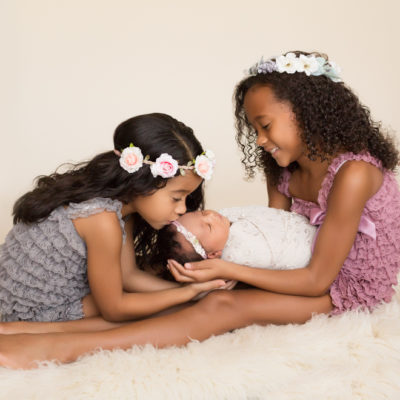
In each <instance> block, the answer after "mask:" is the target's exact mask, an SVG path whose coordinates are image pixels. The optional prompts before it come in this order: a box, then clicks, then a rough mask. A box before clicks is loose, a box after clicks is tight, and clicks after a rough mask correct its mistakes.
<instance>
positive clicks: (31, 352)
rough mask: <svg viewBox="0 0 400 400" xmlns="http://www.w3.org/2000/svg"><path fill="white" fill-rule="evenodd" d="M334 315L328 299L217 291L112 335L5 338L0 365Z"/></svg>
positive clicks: (108, 332) (174, 341)
mask: <svg viewBox="0 0 400 400" xmlns="http://www.w3.org/2000/svg"><path fill="white" fill-rule="evenodd" d="M331 309H332V304H331V300H330V297H329V295H326V296H323V297H301V296H287V295H281V294H276V293H269V292H266V291H262V290H243V291H240V290H238V291H233V292H232V291H216V292H213V293H210V294H209V295H208V296H207V297H206V298H204V299H203V300H201V301H199V302H198V303H197V304H195V305H193V306H191V307H187V308H185V309H183V310H181V311H178V312H176V313H173V314H169V315H164V316H160V317H157V318H150V319H147V320H142V321H138V322H134V323H130V324H127V325H124V326H121V327H118V328H115V329H110V330H106V331H98V332H86V333H85V332H84V333H53V334H42V335H5V336H2V337H0V365H5V366H9V367H12V368H19V367H20V368H31V367H34V366H35V362H34V360H51V359H56V360H59V361H62V362H70V361H73V360H75V359H76V358H77V357H79V356H80V355H81V354H84V353H86V352H89V351H92V350H95V349H96V348H103V349H113V348H122V349H126V348H129V347H131V346H132V345H134V344H137V345H144V344H147V343H151V344H153V345H154V346H157V347H166V346H171V345H178V346H179V345H184V344H186V343H187V342H189V341H190V340H191V339H197V340H205V339H207V338H208V337H210V336H211V335H216V334H221V333H225V332H228V331H230V330H232V329H236V328H241V327H244V326H247V325H250V324H253V323H256V324H260V325H266V324H269V323H274V324H285V323H304V322H305V321H307V320H308V319H310V317H311V316H312V314H313V313H328V312H329V311H330V310H331Z"/></svg>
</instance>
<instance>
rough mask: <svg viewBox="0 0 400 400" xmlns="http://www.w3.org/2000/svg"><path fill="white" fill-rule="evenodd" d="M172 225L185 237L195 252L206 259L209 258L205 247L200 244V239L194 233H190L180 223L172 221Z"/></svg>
mask: <svg viewBox="0 0 400 400" xmlns="http://www.w3.org/2000/svg"><path fill="white" fill-rule="evenodd" d="M172 224H173V225H175V226H176V230H177V231H178V232H179V233H182V235H183V236H184V237H185V239H186V240H187V241H188V242H189V243H190V244H191V245H192V246H193V248H194V251H195V252H196V253H197V254H199V255H200V256H202V257H203V258H204V259H206V258H207V253H206V251H205V250H204V248H203V246H202V245H201V244H200V242H199V239H197V237H196V236H195V235H193V233H192V232H189V231H188V230H187V229H186V228H185V227H184V226H183V225H182V224H181V223H180V222H178V221H172Z"/></svg>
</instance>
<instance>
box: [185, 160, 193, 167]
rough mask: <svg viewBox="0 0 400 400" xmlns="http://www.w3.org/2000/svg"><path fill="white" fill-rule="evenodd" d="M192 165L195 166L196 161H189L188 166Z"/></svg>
mask: <svg viewBox="0 0 400 400" xmlns="http://www.w3.org/2000/svg"><path fill="white" fill-rule="evenodd" d="M192 164H194V160H192V161H189V162H188V163H187V164H186V165H187V166H188V167H190V166H191V165H192Z"/></svg>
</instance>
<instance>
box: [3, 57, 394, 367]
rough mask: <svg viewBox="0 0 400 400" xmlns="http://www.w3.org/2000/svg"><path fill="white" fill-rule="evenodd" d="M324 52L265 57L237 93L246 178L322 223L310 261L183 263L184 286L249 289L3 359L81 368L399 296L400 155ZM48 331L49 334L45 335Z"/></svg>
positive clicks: (73, 326)
mask: <svg viewBox="0 0 400 400" xmlns="http://www.w3.org/2000/svg"><path fill="white" fill-rule="evenodd" d="M338 72H339V71H338V68H337V66H336V65H335V64H334V63H333V62H330V61H329V60H328V58H327V57H326V56H324V55H322V54H319V53H305V52H290V53H287V54H284V55H282V56H279V57H276V58H272V59H269V60H267V61H264V60H261V61H260V62H259V63H257V64H256V65H255V66H254V67H252V68H251V69H250V70H249V76H248V77H246V78H245V79H243V80H242V81H241V82H240V83H239V84H238V86H237V87H236V90H235V103H236V112H235V115H236V127H237V141H238V144H239V146H240V148H241V149H242V151H243V164H244V165H245V168H246V171H247V173H248V175H249V176H250V177H251V176H253V175H254V173H255V170H256V168H260V169H261V170H263V171H264V174H265V176H266V178H267V187H268V194H269V206H270V207H274V208H279V209H283V210H290V211H292V212H297V213H299V214H302V215H304V216H306V217H307V218H308V219H309V220H310V222H311V223H312V224H314V225H316V226H317V227H318V232H317V236H316V240H315V244H314V248H313V253H312V257H311V259H310V261H309V263H308V264H307V265H306V266H305V267H303V268H298V269H294V270H268V269H257V268H251V267H250V266H245V265H239V264H234V263H231V262H228V261H226V260H221V259H208V260H203V261H199V262H192V263H190V264H185V265H184V266H182V265H180V264H178V263H177V262H176V261H173V260H170V261H169V262H168V267H169V269H170V271H171V272H172V274H173V275H174V277H175V278H176V280H178V281H180V282H185V283H187V284H190V283H194V282H205V281H210V280H213V279H217V278H222V279H224V280H236V281H241V282H245V283H247V284H249V285H251V286H253V288H251V289H246V290H234V291H226V290H217V291H213V292H211V293H210V294H209V295H207V296H206V297H205V298H204V299H202V300H200V301H199V302H198V303H196V304H195V305H193V306H191V307H187V308H185V309H183V310H180V311H177V312H175V313H171V314H168V315H163V316H159V317H156V318H150V319H147V320H144V321H139V322H135V323H131V324H127V325H125V326H122V327H117V328H114V329H110V330H101V331H100V330H99V331H97V332H90V333H82V332H80V327H79V324H78V323H79V321H77V322H78V323H75V322H74V321H72V322H69V323H68V322H67V323H66V325H63V323H60V324H58V325H52V326H51V327H44V328H43V330H45V329H50V330H52V331H53V332H54V331H56V332H63V333H58V334H56V335H55V334H54V333H47V334H43V335H42V334H41V335H9V337H7V335H3V336H2V337H1V338H0V363H2V364H4V365H8V366H11V367H19V366H22V367H31V366H33V365H34V362H33V361H34V360H44V359H58V360H60V361H64V362H67V361H71V360H74V359H76V357H78V356H79V355H80V354H82V353H85V352H87V351H90V350H93V349H95V348H98V347H102V348H104V349H110V348H115V347H119V348H128V347H130V346H132V345H133V344H145V343H152V344H153V345H155V346H159V347H164V346H170V345H182V344H185V343H187V342H188V341H189V340H191V339H197V340H204V339H206V338H208V337H209V336H211V335H213V334H220V333H224V332H227V331H230V330H232V329H235V328H240V327H243V326H246V325H249V324H253V323H257V324H262V325H266V324H271V323H272V324H287V323H304V322H305V321H307V320H308V319H310V318H311V316H312V315H313V314H315V313H325V314H339V313H342V312H346V311H347V310H353V309H358V308H360V309H368V310H373V309H374V308H375V307H376V306H378V305H379V304H380V303H382V302H388V301H390V300H391V298H392V296H393V293H394V290H393V285H395V284H396V283H397V278H396V276H397V273H398V272H399V270H400V192H399V189H398V185H397V182H396V180H395V176H394V173H393V171H394V169H395V168H396V166H397V164H398V161H399V158H398V157H399V156H398V152H397V150H396V149H395V147H394V145H393V143H392V141H391V140H390V139H389V138H388V137H387V136H386V135H385V134H384V133H383V131H382V129H381V127H380V126H379V124H377V123H375V122H373V121H372V119H371V117H370V113H369V111H368V109H367V108H366V107H365V106H363V105H362V104H361V103H360V101H359V100H358V98H357V97H356V95H355V94H354V93H353V92H352V91H351V90H350V89H349V88H348V87H347V86H346V85H345V84H344V83H342V82H341V81H340V78H339V75H338ZM38 331H41V330H40V329H38Z"/></svg>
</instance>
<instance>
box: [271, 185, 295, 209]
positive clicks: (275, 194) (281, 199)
mask: <svg viewBox="0 0 400 400" xmlns="http://www.w3.org/2000/svg"><path fill="white" fill-rule="evenodd" d="M267 191H268V207H271V208H279V209H282V210H286V211H290V206H291V205H292V199H290V198H289V197H286V196H285V195H284V194H282V193H281V192H280V191H279V190H278V189H277V188H276V186H273V185H271V184H270V183H269V182H268V181H267Z"/></svg>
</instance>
